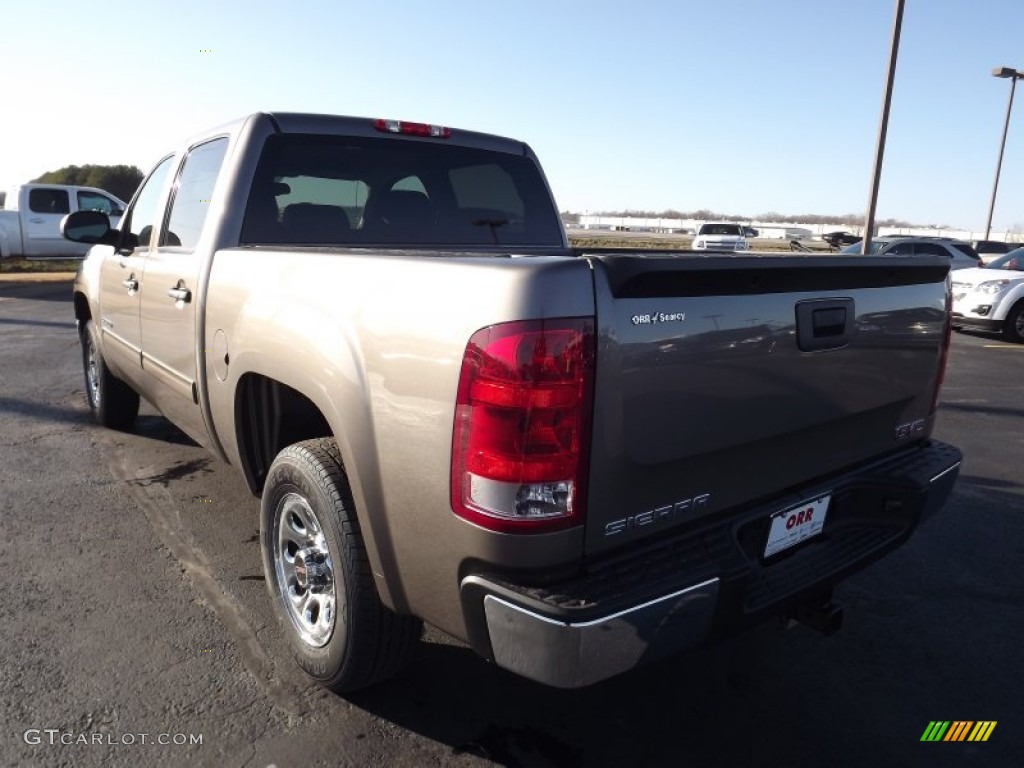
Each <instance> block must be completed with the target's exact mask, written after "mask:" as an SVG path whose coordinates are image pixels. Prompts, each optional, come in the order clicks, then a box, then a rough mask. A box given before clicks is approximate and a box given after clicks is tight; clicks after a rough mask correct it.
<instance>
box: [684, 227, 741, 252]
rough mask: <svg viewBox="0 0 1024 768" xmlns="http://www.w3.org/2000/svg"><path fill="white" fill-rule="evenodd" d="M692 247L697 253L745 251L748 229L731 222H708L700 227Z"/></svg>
mask: <svg viewBox="0 0 1024 768" xmlns="http://www.w3.org/2000/svg"><path fill="white" fill-rule="evenodd" d="M691 247H692V248H693V250H695V251H745V250H747V247H748V246H747V227H745V226H744V225H742V224H735V223H730V222H716V221H709V222H706V223H704V224H701V225H700V229H698V230H697V234H696V235H694V237H693V245H692V246H691Z"/></svg>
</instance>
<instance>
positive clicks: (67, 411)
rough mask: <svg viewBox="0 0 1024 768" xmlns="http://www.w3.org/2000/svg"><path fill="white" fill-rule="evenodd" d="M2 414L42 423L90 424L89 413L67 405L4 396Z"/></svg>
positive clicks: (1, 398) (2, 398)
mask: <svg viewBox="0 0 1024 768" xmlns="http://www.w3.org/2000/svg"><path fill="white" fill-rule="evenodd" d="M0 413H10V414H16V415H18V416H28V417H29V418H31V419H39V420H40V421H57V422H66V423H72V424H85V423H89V422H90V418H89V414H88V412H87V411H84V410H81V409H77V408H73V407H70V406H67V405H54V404H52V403H39V402H35V401H33V400H25V399H22V398H17V397H4V396H2V395H0Z"/></svg>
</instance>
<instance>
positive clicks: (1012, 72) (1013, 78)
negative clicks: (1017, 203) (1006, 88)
mask: <svg viewBox="0 0 1024 768" xmlns="http://www.w3.org/2000/svg"><path fill="white" fill-rule="evenodd" d="M992 76H993V77H1008V78H1010V101H1009V103H1008V104H1007V105H1006V122H1005V123H1003V140H1002V141H1001V142H999V160H997V161H996V180H995V182H994V183H993V184H992V201H991V202H990V203H989V204H988V221H987V222H985V239H986V240H988V233H989V230H991V229H992V214H993V213H994V212H995V210H996V191H997V190H998V189H999V171H1001V170H1002V168H1003V150H1004V149H1006V131H1007V129H1008V128H1009V127H1010V111H1011V110H1012V109H1013V92H1014V90H1016V88H1017V81H1018V80H1020V79H1021V78H1024V72H1021V71H1020V70H1017V69H1012V68H1011V67H996V68H995V69H993V70H992Z"/></svg>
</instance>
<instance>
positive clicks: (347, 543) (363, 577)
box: [260, 439, 423, 693]
mask: <svg viewBox="0 0 1024 768" xmlns="http://www.w3.org/2000/svg"><path fill="white" fill-rule="evenodd" d="M260 542H261V547H262V550H263V567H264V571H265V572H266V574H267V587H268V589H269V590H270V595H271V598H272V599H273V601H274V604H275V608H276V612H277V615H278V619H279V620H280V623H281V626H282V627H283V628H284V631H285V633H286V634H287V636H288V639H289V642H290V644H291V648H292V653H293V655H294V656H295V660H296V662H297V663H298V664H299V666H300V667H302V669H303V670H305V672H306V673H307V674H308V675H309V676H310V677H312V678H313V679H314V680H316V681H317V682H318V683H319V684H320V685H322V686H323V687H325V688H328V689H329V690H332V691H334V692H336V693H345V692H348V691H353V690H356V689H359V688H365V687H367V686H369V685H372V684H374V683H377V682H380V681H381V680H384V679H386V678H388V677H391V676H392V675H394V674H395V673H397V672H398V671H399V670H400V669H401V668H402V667H403V666H405V664H406V663H407V662H408V661H409V660H410V659H411V657H412V655H413V654H414V653H415V651H416V648H417V646H418V643H419V638H420V634H421V632H422V628H423V626H422V623H421V622H420V621H419V620H418V619H415V618H413V617H411V616H399V615H398V614H395V613H394V612H392V611H391V610H389V609H388V608H387V607H385V606H384V605H383V604H382V603H381V602H380V598H379V597H378V596H377V589H376V586H375V585H374V583H373V574H372V573H371V571H370V564H369V561H368V559H367V556H366V549H365V547H364V545H363V540H362V536H361V534H360V532H359V523H358V521H357V519H356V514H355V505H354V503H353V501H352V493H351V490H350V489H349V484H348V478H347V476H346V474H345V470H344V468H343V467H342V463H341V456H340V453H339V451H338V447H337V445H336V444H335V442H334V441H333V440H330V439H317V440H307V441H305V442H302V443H296V444H295V445H291V446H289V447H287V448H285V449H284V450H283V451H281V453H279V454H278V456H277V458H276V459H275V460H274V463H273V464H272V465H271V467H270V471H269V472H268V473H267V481H266V484H265V486H264V490H263V501H262V505H261V516H260Z"/></svg>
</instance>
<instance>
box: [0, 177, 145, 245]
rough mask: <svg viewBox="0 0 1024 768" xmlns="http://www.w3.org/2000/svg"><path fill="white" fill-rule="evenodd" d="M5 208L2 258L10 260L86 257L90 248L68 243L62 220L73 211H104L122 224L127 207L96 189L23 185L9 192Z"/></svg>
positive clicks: (0, 226) (0, 228) (0, 229)
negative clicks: (61, 229) (10, 257)
mask: <svg viewBox="0 0 1024 768" xmlns="http://www.w3.org/2000/svg"><path fill="white" fill-rule="evenodd" d="M2 207H3V210H0V258H7V257H9V256H84V255H85V252H86V251H87V250H89V248H88V246H86V245H81V244H79V243H72V242H70V241H68V240H65V239H64V237H63V235H61V232H60V222H61V219H63V218H64V217H65V216H66V215H67V214H69V213H72V212H74V211H101V212H102V213H105V214H106V215H107V216H109V217H110V218H111V220H112V221H114V220H116V221H120V219H121V215H122V214H123V213H124V209H125V208H126V205H125V203H124V201H123V200H119V199H118V198H116V197H114V196H113V195H112V194H110V193H109V192H104V191H103V190H102V189H96V188H95V187H77V186H65V185H62V184H20V185H18V186H15V187H12V188H10V189H8V190H7V192H6V195H5V196H4V201H3V206H2ZM115 226H116V225H115Z"/></svg>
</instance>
